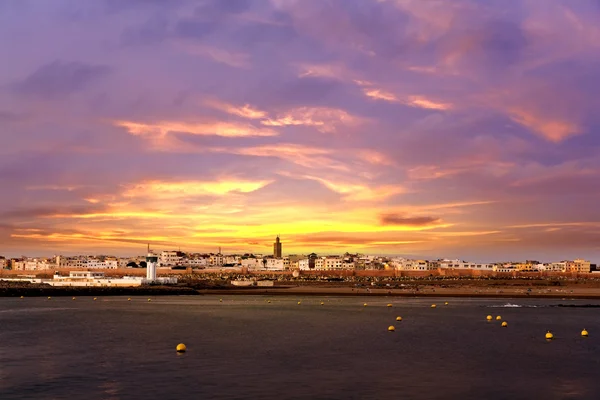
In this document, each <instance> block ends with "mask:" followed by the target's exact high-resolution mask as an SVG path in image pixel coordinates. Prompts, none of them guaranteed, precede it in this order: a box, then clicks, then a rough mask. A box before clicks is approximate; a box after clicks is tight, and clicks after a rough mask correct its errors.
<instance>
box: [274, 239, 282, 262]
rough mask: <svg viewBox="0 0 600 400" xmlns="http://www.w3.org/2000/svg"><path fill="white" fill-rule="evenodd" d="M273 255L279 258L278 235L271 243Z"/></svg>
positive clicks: (279, 242) (279, 245) (279, 244)
mask: <svg viewBox="0 0 600 400" xmlns="http://www.w3.org/2000/svg"><path fill="white" fill-rule="evenodd" d="M273 256H274V257H275V258H281V241H280V240H279V235H277V238H275V243H273Z"/></svg>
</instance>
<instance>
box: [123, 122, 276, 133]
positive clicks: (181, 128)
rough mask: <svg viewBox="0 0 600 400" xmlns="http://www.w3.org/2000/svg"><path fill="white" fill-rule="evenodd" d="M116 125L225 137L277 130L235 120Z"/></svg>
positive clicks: (143, 130) (133, 130) (131, 130)
mask: <svg viewBox="0 0 600 400" xmlns="http://www.w3.org/2000/svg"><path fill="white" fill-rule="evenodd" d="M114 124H115V125H116V126H120V127H123V128H125V129H126V130H127V131H128V132H129V133H131V134H132V135H151V134H154V135H160V136H165V135H167V134H168V133H175V132H180V133H188V134H191V135H214V136H225V137H244V136H277V135H278V133H277V131H274V130H272V129H265V128H259V127H256V126H253V125H250V124H242V123H235V122H223V121H214V122H180V121H159V122H155V123H144V122H133V121H115V122H114Z"/></svg>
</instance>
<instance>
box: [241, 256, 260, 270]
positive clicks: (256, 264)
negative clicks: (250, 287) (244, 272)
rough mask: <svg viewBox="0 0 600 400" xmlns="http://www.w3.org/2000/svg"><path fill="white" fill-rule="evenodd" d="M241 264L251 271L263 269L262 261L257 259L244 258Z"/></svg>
mask: <svg viewBox="0 0 600 400" xmlns="http://www.w3.org/2000/svg"><path fill="white" fill-rule="evenodd" d="M241 264H242V267H243V268H248V269H249V270H258V269H262V268H263V262H262V259H259V258H255V257H248V258H242V260H241Z"/></svg>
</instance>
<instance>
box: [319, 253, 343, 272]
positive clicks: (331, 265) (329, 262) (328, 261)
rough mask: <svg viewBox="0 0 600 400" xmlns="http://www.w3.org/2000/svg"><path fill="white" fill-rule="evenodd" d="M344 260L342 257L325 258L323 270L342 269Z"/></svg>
mask: <svg viewBox="0 0 600 400" xmlns="http://www.w3.org/2000/svg"><path fill="white" fill-rule="evenodd" d="M343 266H344V260H343V258H342V257H337V256H328V257H325V265H324V269H326V270H340V269H343Z"/></svg>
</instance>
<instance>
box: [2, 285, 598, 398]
mask: <svg viewBox="0 0 600 400" xmlns="http://www.w3.org/2000/svg"><path fill="white" fill-rule="evenodd" d="M222 298H223V302H222V303H221V302H219V297H215V296H198V297H167V298H160V297H159V298H153V299H152V302H147V299H146V298H132V301H131V302H128V301H127V299H126V298H121V297H107V298H99V299H98V300H97V301H93V300H92V298H89V297H80V298H77V300H75V301H73V300H71V298H53V299H52V300H47V299H46V298H25V299H12V298H0V399H2V400H11V399H86V400H94V399H259V398H260V399H281V398H284V399H392V398H394V399H396V398H406V399H533V398H544V399H598V398H600V384H599V383H598V374H599V371H600V370H599V367H600V357H599V356H600V320H599V319H598V313H599V310H598V309H593V308H556V307H547V306H548V305H551V304H557V303H561V302H562V303H567V302H568V303H570V304H578V303H579V304H590V303H594V302H592V301H556V300H510V301H507V300H506V299H502V300H494V299H490V300H482V299H447V301H449V303H450V304H449V305H448V306H444V305H443V302H444V301H446V299H435V300H433V299H404V298H370V299H367V300H366V301H367V302H368V304H369V305H368V306H367V307H363V302H365V298H364V297H360V298H349V297H344V298H336V297H330V298H323V300H324V301H325V305H323V306H321V305H320V301H321V299H320V298H299V297H296V296H290V297H279V296H277V297H262V296H238V297H234V296H229V297H222ZM266 299H270V300H271V303H267V302H266ZM299 300H301V301H302V304H301V305H297V302H298V301H299ZM432 301H433V302H436V304H437V308H435V309H432V308H431V307H430V305H431V303H432ZM387 303H393V304H394V307H392V308H388V307H386V304H387ZM596 304H598V303H597V302H596ZM504 305H513V306H508V307H501V306H504ZM514 305H522V306H525V307H514ZM531 306H535V307H531ZM488 314H492V315H494V317H495V316H496V315H498V314H499V315H501V316H502V317H503V319H504V320H506V321H508V324H509V326H508V328H501V327H500V322H499V321H498V322H497V321H495V320H494V321H493V322H486V321H485V317H486V315H488ZM397 315H400V316H402V318H403V321H402V322H396V321H395V318H396V316H397ZM389 325H395V326H396V331H395V332H393V333H390V332H388V331H387V328H388V326H389ZM583 328H587V329H588V331H589V332H590V337H589V338H582V337H581V336H580V332H581V330H582V329H583ZM546 329H551V330H552V332H553V333H554V335H555V337H556V339H555V340H553V341H552V342H546V341H545V340H544V334H545V333H546ZM180 342H183V343H185V344H186V345H187V347H188V351H187V352H186V353H185V354H183V355H178V354H177V353H176V352H175V346H176V345H177V344H178V343H180Z"/></svg>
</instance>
